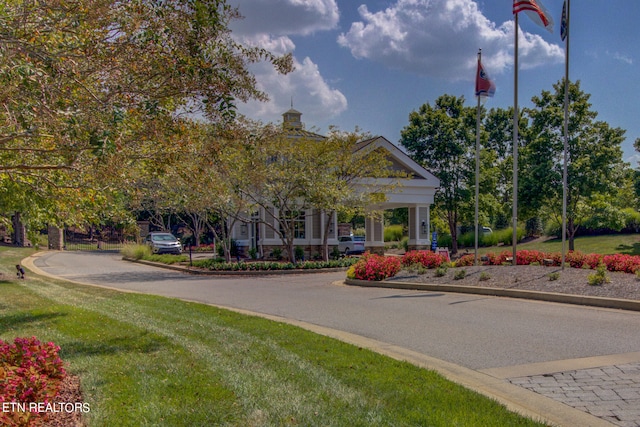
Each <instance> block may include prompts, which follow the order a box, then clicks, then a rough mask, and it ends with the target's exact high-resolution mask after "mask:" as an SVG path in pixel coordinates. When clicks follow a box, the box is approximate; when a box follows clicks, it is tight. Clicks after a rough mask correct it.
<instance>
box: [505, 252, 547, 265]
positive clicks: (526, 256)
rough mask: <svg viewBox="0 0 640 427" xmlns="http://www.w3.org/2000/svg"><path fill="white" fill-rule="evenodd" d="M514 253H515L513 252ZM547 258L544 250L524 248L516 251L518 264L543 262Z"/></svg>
mask: <svg viewBox="0 0 640 427" xmlns="http://www.w3.org/2000/svg"><path fill="white" fill-rule="evenodd" d="M512 255H513V254H512ZM545 258H546V256H545V253H544V252H540V251H536V250H522V251H517V252H516V263H517V264H518V265H531V264H534V263H538V264H542V263H543V261H544V259H545Z"/></svg>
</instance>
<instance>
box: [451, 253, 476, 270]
mask: <svg viewBox="0 0 640 427" xmlns="http://www.w3.org/2000/svg"><path fill="white" fill-rule="evenodd" d="M475 260H476V257H475V255H463V256H461V257H460V258H459V259H458V260H457V261H456V262H455V266H456V267H470V266H472V265H473V263H474V262H475Z"/></svg>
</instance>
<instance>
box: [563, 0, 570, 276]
mask: <svg viewBox="0 0 640 427" xmlns="http://www.w3.org/2000/svg"><path fill="white" fill-rule="evenodd" d="M565 6H566V9H565V10H563V11H564V12H566V15H564V13H563V15H564V16H563V18H564V19H565V22H563V24H564V25H565V29H564V35H565V39H566V40H565V41H566V46H565V50H564V55H565V57H564V165H563V170H562V261H561V263H562V264H561V265H562V267H561V268H562V270H564V261H565V254H566V241H567V193H568V191H569V189H568V188H567V187H568V182H567V181H568V159H569V156H568V151H569V10H570V8H571V7H570V0H565Z"/></svg>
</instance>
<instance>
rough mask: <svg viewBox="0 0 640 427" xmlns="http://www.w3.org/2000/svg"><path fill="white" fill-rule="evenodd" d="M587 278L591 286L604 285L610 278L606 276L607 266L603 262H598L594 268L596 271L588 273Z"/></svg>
mask: <svg viewBox="0 0 640 427" xmlns="http://www.w3.org/2000/svg"><path fill="white" fill-rule="evenodd" d="M587 280H588V283H589V285H591V286H600V285H604V284H605V283H609V282H610V279H609V277H608V276H607V267H606V266H605V265H604V264H600V265H599V266H598V268H597V269H596V272H595V273H593V274H590V275H589V276H588V277H587Z"/></svg>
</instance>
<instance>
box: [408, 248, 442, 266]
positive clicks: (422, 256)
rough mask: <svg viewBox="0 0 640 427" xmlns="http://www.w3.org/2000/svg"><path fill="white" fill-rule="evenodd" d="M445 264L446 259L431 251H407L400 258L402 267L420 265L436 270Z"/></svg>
mask: <svg viewBox="0 0 640 427" xmlns="http://www.w3.org/2000/svg"><path fill="white" fill-rule="evenodd" d="M445 262H447V258H446V257H445V256H444V255H442V254H437V253H435V252H431V251H409V252H407V253H405V254H404V256H403V257H402V265H404V266H409V265H412V264H420V265H422V266H423V267H425V268H438V267H440V266H441V265H442V264H443V263H445Z"/></svg>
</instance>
